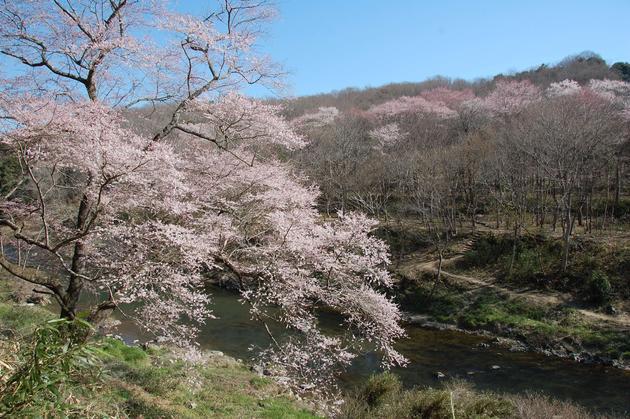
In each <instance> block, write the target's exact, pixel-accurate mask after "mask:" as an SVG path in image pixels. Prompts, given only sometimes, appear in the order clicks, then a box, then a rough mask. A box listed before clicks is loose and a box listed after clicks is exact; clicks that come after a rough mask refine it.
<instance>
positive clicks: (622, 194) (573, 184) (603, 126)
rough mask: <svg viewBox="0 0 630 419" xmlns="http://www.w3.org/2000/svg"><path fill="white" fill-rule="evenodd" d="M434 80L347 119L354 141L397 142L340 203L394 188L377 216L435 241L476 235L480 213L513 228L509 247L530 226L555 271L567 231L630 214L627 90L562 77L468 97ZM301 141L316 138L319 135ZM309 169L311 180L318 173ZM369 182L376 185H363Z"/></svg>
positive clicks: (623, 85) (479, 89)
mask: <svg viewBox="0 0 630 419" xmlns="http://www.w3.org/2000/svg"><path fill="white" fill-rule="evenodd" d="M442 83H443V86H442V87H440V86H438V87H435V86H432V87H431V88H429V89H426V90H423V91H420V92H419V93H418V94H417V95H416V96H404V95H403V96H401V97H400V98H398V99H396V98H393V99H392V98H388V99H387V100H386V101H385V102H383V103H380V104H379V103H376V104H371V105H370V106H369V107H366V111H367V112H365V111H362V110H355V111H352V112H353V113H354V114H355V115H364V116H363V118H364V121H365V122H364V124H365V133H364V134H363V136H361V135H360V134H356V135H355V137H356V138H363V142H364V144H367V139H369V138H370V136H374V134H375V133H376V134H378V135H380V136H381V137H383V138H386V137H384V135H385V134H388V135H389V137H391V134H392V133H393V132H394V131H393V130H392V129H391V128H392V127H396V132H397V133H404V135H402V136H400V135H397V136H396V140H395V142H392V141H386V143H390V144H391V145H389V146H387V147H385V148H380V149H379V150H374V151H373V152H372V154H367V155H365V156H364V157H363V163H359V166H363V165H367V166H369V167H370V168H371V171H372V175H371V177H370V178H368V177H365V176H361V178H360V179H358V178H357V179H353V178H352V176H351V175H350V178H348V177H346V178H344V181H345V182H346V183H347V184H348V185H353V187H354V188H356V189H355V190H349V191H348V190H346V192H345V193H346V194H349V195H353V194H354V195H356V194H363V195H367V193H368V192H371V193H373V194H374V193H379V191H381V190H382V187H381V186H380V185H381V184H382V183H385V184H388V185H391V187H390V189H389V190H388V191H387V193H386V194H385V193H381V195H380V199H381V200H382V201H385V203H384V204H383V205H382V206H383V207H385V208H386V211H387V212H388V213H389V214H392V213H396V212H397V213H398V214H399V215H403V216H409V215H411V216H414V215H415V216H420V218H421V219H422V220H424V223H425V225H426V227H427V228H428V229H429V230H430V231H436V227H438V231H442V233H441V234H442V235H443V237H444V238H446V237H447V236H448V235H452V234H457V230H458V228H459V227H461V226H462V225H463V224H464V223H468V222H469V223H470V225H471V227H472V229H474V228H475V227H476V226H475V223H476V219H477V217H478V216H480V215H483V216H484V218H485V222H492V224H493V225H494V226H495V227H496V228H498V229H508V230H510V231H512V232H513V234H514V237H515V243H516V240H517V239H518V236H519V234H520V232H521V231H523V228H525V227H527V226H530V225H533V226H536V227H537V228H545V227H548V228H549V229H550V230H553V231H556V230H557V229H558V228H559V229H561V233H562V235H561V236H562V241H563V244H564V245H563V248H564V249H563V253H564V255H563V258H562V266H560V267H559V268H560V269H562V270H566V269H567V266H568V265H569V263H570V256H569V249H570V241H571V236H572V234H573V233H574V231H575V229H576V225H577V226H578V227H580V228H583V229H584V230H585V231H587V232H592V231H594V230H598V229H599V230H604V229H606V228H607V226H608V225H609V224H610V223H611V222H612V221H615V222H620V221H623V217H624V214H625V217H626V218H627V217H628V212H627V209H624V208H626V207H625V206H624V198H625V199H626V200H627V197H628V191H627V187H628V185H627V184H624V176H623V173H624V165H626V164H627V163H626V162H627V159H628V154H627V144H628V143H629V140H628V124H629V123H628V121H629V120H628V112H629V111H628V110H629V109H630V101H629V99H628V98H629V97H630V96H629V93H628V92H629V90H628V89H630V84H629V83H627V82H623V81H619V80H606V79H605V80H592V81H586V82H584V83H582V84H580V83H578V82H577V81H574V80H563V81H559V82H555V83H551V84H549V85H547V86H539V85H535V84H533V83H532V82H530V81H527V80H514V79H504V78H498V79H497V80H496V81H494V82H493V83H488V84H487V85H485V86H483V85H481V86H479V85H477V86H474V85H473V86H472V87H476V94H473V92H472V90H470V89H469V87H468V86H466V85H463V86H459V87H458V88H455V87H454V86H451V85H449V83H448V81H442ZM311 100H314V99H311ZM327 103H328V104H330V103H331V101H330V100H327ZM332 103H333V104H334V102H332ZM340 118H343V115H342V116H339V117H338V119H340ZM310 135H311V136H312V137H313V138H314V139H313V140H312V142H317V141H318V134H317V133H316V132H311V133H310ZM624 144H626V146H625V147H624ZM313 150H317V148H315V147H310V148H308V149H305V152H309V151H313ZM374 156H378V159H379V160H380V161H382V162H387V164H386V165H385V166H384V167H383V169H382V170H381V169H380V167H379V166H378V165H374V164H370V163H369V162H370V161H371V159H373V158H374ZM358 158H361V156H358ZM304 161H307V162H308V161H310V162H313V164H314V165H316V164H317V163H316V162H317V161H318V160H317V158H310V157H308V156H307V157H306V158H305V159H304ZM309 170H310V172H309V173H311V174H312V175H313V177H314V178H315V179H317V178H318V172H317V168H316V167H314V168H311V169H309ZM368 179H378V182H373V184H371V185H370V184H367V183H366V180H368ZM330 192H334V191H329V190H325V191H324V195H325V199H326V202H339V197H336V196H329V194H330ZM351 205H356V204H351ZM381 212H384V211H381ZM428 215H430V216H429V217H428V218H427V216H428ZM490 218H492V220H491V219H490Z"/></svg>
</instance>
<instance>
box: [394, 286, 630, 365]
mask: <svg viewBox="0 0 630 419" xmlns="http://www.w3.org/2000/svg"><path fill="white" fill-rule="evenodd" d="M431 288H432V283H431V282H430V281H420V282H419V283H417V284H416V285H415V286H414V287H413V288H408V289H407V290H406V291H405V292H404V293H403V294H402V296H401V299H400V303H401V305H402V308H403V309H404V310H406V311H412V312H416V313H421V314H427V315H429V316H430V317H431V318H432V319H434V320H436V321H438V322H442V323H449V324H455V325H457V326H459V327H461V328H464V329H470V330H479V329H483V330H488V331H491V332H493V333H496V334H498V335H506V336H509V337H516V338H518V339H521V340H522V339H523V338H524V340H525V341H526V342H527V343H529V344H531V345H534V346H536V345H542V344H545V343H548V342H553V341H554V340H556V339H558V338H559V337H570V338H572V339H573V340H574V341H575V342H577V343H579V344H580V345H581V346H582V347H583V348H584V349H586V350H589V351H593V352H597V353H599V354H601V355H606V356H610V357H612V358H613V359H628V357H627V356H626V355H624V353H627V352H629V351H630V334H629V333H627V332H625V331H622V330H619V331H616V330H608V329H601V328H598V327H596V326H594V325H593V324H591V323H588V322H587V321H585V320H584V319H583V317H582V316H581V315H580V314H579V313H578V312H577V311H576V310H575V309H572V308H569V307H551V306H541V305H535V304H532V303H530V302H528V301H527V300H525V299H524V298H510V297H507V296H505V295H502V294H500V293H498V292H496V291H493V290H490V289H480V290H475V291H468V292H467V290H465V289H464V288H458V287H455V286H449V287H446V286H445V285H443V284H442V285H440V286H439V287H438V288H437V290H436V291H435V292H434V294H433V296H432V297H431V299H430V300H429V295H430V292H431Z"/></svg>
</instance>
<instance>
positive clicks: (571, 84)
mask: <svg viewBox="0 0 630 419" xmlns="http://www.w3.org/2000/svg"><path fill="white" fill-rule="evenodd" d="M581 91H582V86H580V84H579V83H578V82H576V81H575V80H569V79H566V80H562V81H559V82H557V83H551V84H550V85H549V87H548V88H547V90H546V91H545V93H546V94H547V96H549V97H558V96H569V95H575V94H578V93H580V92H581Z"/></svg>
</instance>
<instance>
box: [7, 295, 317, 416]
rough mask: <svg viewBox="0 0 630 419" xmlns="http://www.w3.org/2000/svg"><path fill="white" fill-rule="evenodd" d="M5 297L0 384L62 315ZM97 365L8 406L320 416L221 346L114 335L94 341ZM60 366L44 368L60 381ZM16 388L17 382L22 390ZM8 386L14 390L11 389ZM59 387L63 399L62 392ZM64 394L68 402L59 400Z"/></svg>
mask: <svg viewBox="0 0 630 419" xmlns="http://www.w3.org/2000/svg"><path fill="white" fill-rule="evenodd" d="M1 292H2V298H1V300H0V389H2V386H3V385H5V384H7V380H9V378H10V377H11V376H12V375H13V374H14V373H15V372H16V371H17V369H18V368H19V367H20V365H23V364H24V361H25V359H27V358H25V357H26V356H27V354H28V353H29V352H32V351H33V341H32V338H31V336H32V333H33V332H34V331H35V329H36V328H37V327H38V325H41V324H46V323H45V322H46V321H48V320H51V319H53V318H54V317H55V315H54V314H53V313H52V312H50V311H48V310H47V309H46V308H44V307H40V306H29V305H17V304H15V303H13V302H10V301H8V300H7V298H6V296H7V295H8V294H9V292H8V290H7V288H6V284H4V286H3V289H2V291H1ZM89 346H90V351H89V353H90V355H91V365H90V366H88V367H87V368H70V369H69V370H68V371H67V377H66V376H65V375H64V377H65V378H64V379H62V380H61V381H59V382H58V383H57V384H54V385H52V386H50V387H51V390H52V392H48V393H47V392H46V391H45V390H46V388H43V390H42V391H40V393H41V394H42V395H41V396H38V397H35V398H33V399H31V400H28V401H27V402H26V403H24V404H23V405H20V406H13V408H14V409H16V410H14V411H9V406H7V405H5V406H0V417H1V416H2V413H5V414H7V415H8V417H63V416H64V414H65V415H67V416H69V417H81V418H83V417H94V418H97V417H98V418H102V417H122V418H125V417H131V418H138V417H144V418H158V417H159V418H207V417H230V418H233V417H247V418H253V417H259V418H304V419H306V418H315V417H317V416H316V415H315V414H314V413H312V412H311V411H309V410H308V409H307V408H306V406H305V405H304V404H303V403H302V402H300V401H298V400H297V399H295V398H294V397H292V396H290V395H288V394H287V393H286V390H284V389H283V388H281V387H279V386H278V385H277V384H275V383H274V382H273V381H272V380H271V379H269V378H266V377H260V376H258V375H257V374H255V373H253V372H251V371H250V369H249V368H248V367H247V366H246V365H244V364H243V363H241V362H237V361H236V360H234V359H232V358H230V357H227V356H224V355H222V354H221V353H217V352H207V353H204V354H203V356H202V357H201V359H196V360H195V361H187V360H185V357H183V356H182V354H181V353H179V352H178V351H177V350H174V349H169V348H163V347H157V346H150V347H149V348H147V349H146V350H143V349H141V348H139V347H131V346H127V345H125V344H124V343H123V342H121V341H119V340H116V339H113V338H98V339H96V340H95V341H94V342H92V343H90V345H89ZM59 369H63V366H59V367H58V368H54V366H53V367H50V368H48V369H45V370H44V371H45V372H46V374H47V375H48V376H43V377H42V380H43V381H44V382H45V381H46V380H53V378H52V377H55V375H54V374H59V373H60V372H59V371H58V370H59ZM14 390H15V388H14V387H13V388H11V391H14ZM7 391H8V390H7ZM55 391H58V392H59V394H60V395H61V397H60V398H59V399H58V398H57V397H56V395H55V394H54V392H55ZM0 393H2V391H0ZM59 400H61V401H59Z"/></svg>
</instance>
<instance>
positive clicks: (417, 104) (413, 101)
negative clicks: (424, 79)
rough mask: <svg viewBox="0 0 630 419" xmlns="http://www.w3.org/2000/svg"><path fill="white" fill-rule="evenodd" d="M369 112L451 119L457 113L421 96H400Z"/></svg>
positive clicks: (441, 103) (442, 104)
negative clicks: (424, 115)
mask: <svg viewBox="0 0 630 419" xmlns="http://www.w3.org/2000/svg"><path fill="white" fill-rule="evenodd" d="M369 112H371V113H373V114H375V115H378V116H382V117H391V116H395V115H399V114H430V115H434V116H437V117H439V118H451V117H453V116H455V115H456V114H457V113H456V112H455V111H454V110H452V109H450V108H449V107H448V106H446V104H444V103H443V102H441V101H436V102H434V101H429V100H427V99H425V98H424V97H422V96H402V97H400V98H397V99H393V100H389V101H387V102H385V103H381V104H380V105H376V106H373V107H372V108H370V109H369Z"/></svg>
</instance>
